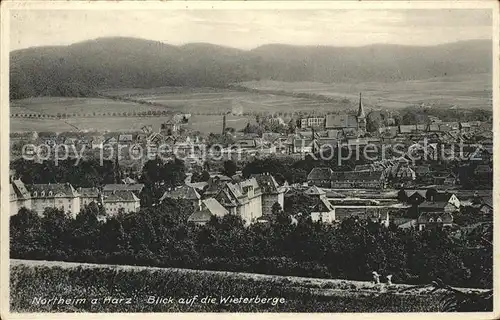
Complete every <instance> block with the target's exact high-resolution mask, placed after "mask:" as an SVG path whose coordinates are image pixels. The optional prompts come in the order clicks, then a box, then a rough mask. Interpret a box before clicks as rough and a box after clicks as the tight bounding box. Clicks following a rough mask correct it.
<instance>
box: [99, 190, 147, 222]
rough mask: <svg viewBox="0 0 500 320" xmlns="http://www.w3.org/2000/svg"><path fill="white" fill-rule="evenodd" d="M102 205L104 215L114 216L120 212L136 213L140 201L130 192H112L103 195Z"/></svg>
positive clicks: (139, 206)
mask: <svg viewBox="0 0 500 320" xmlns="http://www.w3.org/2000/svg"><path fill="white" fill-rule="evenodd" d="M103 205H104V209H105V210H106V214H107V215H109V216H114V215H116V214H118V213H120V212H122V211H123V212H124V213H129V212H138V211H139V209H140V208H141V202H140V199H139V198H138V197H137V196H136V195H135V194H134V192H133V191H131V190H113V191H110V192H106V193H104V196H103Z"/></svg>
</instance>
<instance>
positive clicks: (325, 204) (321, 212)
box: [311, 197, 335, 223]
mask: <svg viewBox="0 0 500 320" xmlns="http://www.w3.org/2000/svg"><path fill="white" fill-rule="evenodd" d="M311 220H312V221H313V222H322V223H333V222H335V208H334V207H333V206H332V205H331V203H330V201H328V199H327V198H326V197H320V199H319V202H318V203H317V204H316V205H315V206H314V207H313V209H312V210H311Z"/></svg>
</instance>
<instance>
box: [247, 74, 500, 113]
mask: <svg viewBox="0 0 500 320" xmlns="http://www.w3.org/2000/svg"><path fill="white" fill-rule="evenodd" d="M241 85H244V86H246V87H248V88H252V89H258V90H263V91H265V90H284V91H286V92H296V93H299V92H305V93H314V94H319V95H324V96H329V97H336V98H344V97H345V98H348V99H350V100H354V101H355V100H356V99H358V97H359V93H360V92H362V93H363V100H364V102H365V104H366V105H368V106H380V107H382V108H402V107H407V106H408V105H411V104H421V103H426V104H432V105H436V106H453V105H456V106H458V107H465V108H476V107H477V108H491V107H492V78H491V75H488V74H474V75H470V76H455V77H440V78H432V79H426V80H415V81H399V82H394V83H380V82H365V83H359V84H348V83H331V84H330V83H328V84H327V83H317V82H280V81H250V82H245V83H242V84H241Z"/></svg>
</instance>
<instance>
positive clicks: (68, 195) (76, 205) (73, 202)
mask: <svg viewBox="0 0 500 320" xmlns="http://www.w3.org/2000/svg"><path fill="white" fill-rule="evenodd" d="M26 188H27V190H28V191H29V193H30V196H31V209H32V210H34V211H36V212H37V213H38V214H39V215H42V214H43V212H44V211H45V208H57V209H61V210H63V211H64V212H68V213H70V214H71V216H72V217H73V218H74V217H76V215H77V214H78V213H80V196H79V194H78V192H77V191H76V190H75V188H73V186H72V185H71V184H69V183H53V184H51V183H49V184H31V185H26Z"/></svg>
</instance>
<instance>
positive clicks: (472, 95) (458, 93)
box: [10, 74, 492, 133]
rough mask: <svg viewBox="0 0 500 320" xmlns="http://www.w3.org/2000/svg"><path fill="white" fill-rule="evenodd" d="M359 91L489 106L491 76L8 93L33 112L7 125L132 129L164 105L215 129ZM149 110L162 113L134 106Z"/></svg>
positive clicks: (347, 103) (346, 103)
mask: <svg viewBox="0 0 500 320" xmlns="http://www.w3.org/2000/svg"><path fill="white" fill-rule="evenodd" d="M360 92H362V93H363V103H364V105H365V109H366V110H367V112H368V111H369V110H370V109H372V108H373V109H389V110H390V109H394V110H397V109H400V108H404V107H408V106H411V105H419V104H422V103H425V104H426V105H429V104H430V105H432V106H435V107H445V108H449V107H452V106H456V107H458V108H490V109H491V106H492V100H491V99H492V97H491V92H492V85H491V77H490V76H489V75H486V74H479V75H477V74H476V75H470V76H456V77H442V78H433V79H427V80H416V81H399V82H394V83H380V82H365V83H358V84H349V83H329V84H326V83H317V82H279V81H269V80H265V81H251V82H244V83H239V84H237V85H236V87H235V88H233V89H216V88H187V87H159V88H150V89H142V88H124V89H113V90H105V91H102V94H104V95H106V96H113V97H117V98H118V99H108V98H64V97H36V98H29V99H22V100H14V101H12V102H11V109H10V110H11V115H16V114H23V113H30V114H34V115H35V117H37V118H35V119H33V118H23V117H11V131H32V130H36V131H68V130H78V129H79V130H91V129H95V130H99V131H103V130H113V131H126V130H137V129H140V128H141V127H142V126H144V125H152V126H153V128H155V130H156V128H159V126H160V124H161V123H162V122H163V121H165V119H167V118H169V117H170V115H169V114H165V112H174V113H177V112H181V113H191V114H192V115H193V117H192V119H191V120H190V122H189V123H188V124H187V125H186V128H188V129H192V130H198V131H201V132H205V133H209V132H219V131H220V129H221V126H222V116H221V115H222V114H224V113H228V112H231V111H233V110H236V109H237V110H239V111H240V112H241V113H242V114H243V115H241V116H229V117H228V126H229V127H233V128H235V129H236V130H239V129H241V128H243V127H244V126H245V125H246V123H247V122H248V121H253V119H254V116H249V115H248V114H255V113H266V114H269V113H277V114H287V116H289V115H290V114H292V113H298V112H304V113H309V114H314V113H327V112H338V113H343V112H347V111H348V110H350V111H353V110H355V109H356V108H357V102H358V99H359V93H360ZM119 99H132V100H133V101H121V100H119ZM134 101H135V102H134ZM147 103H156V104H157V105H151V104H147ZM147 112H156V113H161V115H160V114H157V115H156V116H151V114H150V115H149V116H144V115H142V116H141V115H138V114H137V113H147ZM39 114H40V115H52V116H54V115H57V114H67V115H68V118H67V119H65V120H64V121H65V122H64V121H59V120H56V119H48V118H38V115H39ZM285 118H286V117H285Z"/></svg>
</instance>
